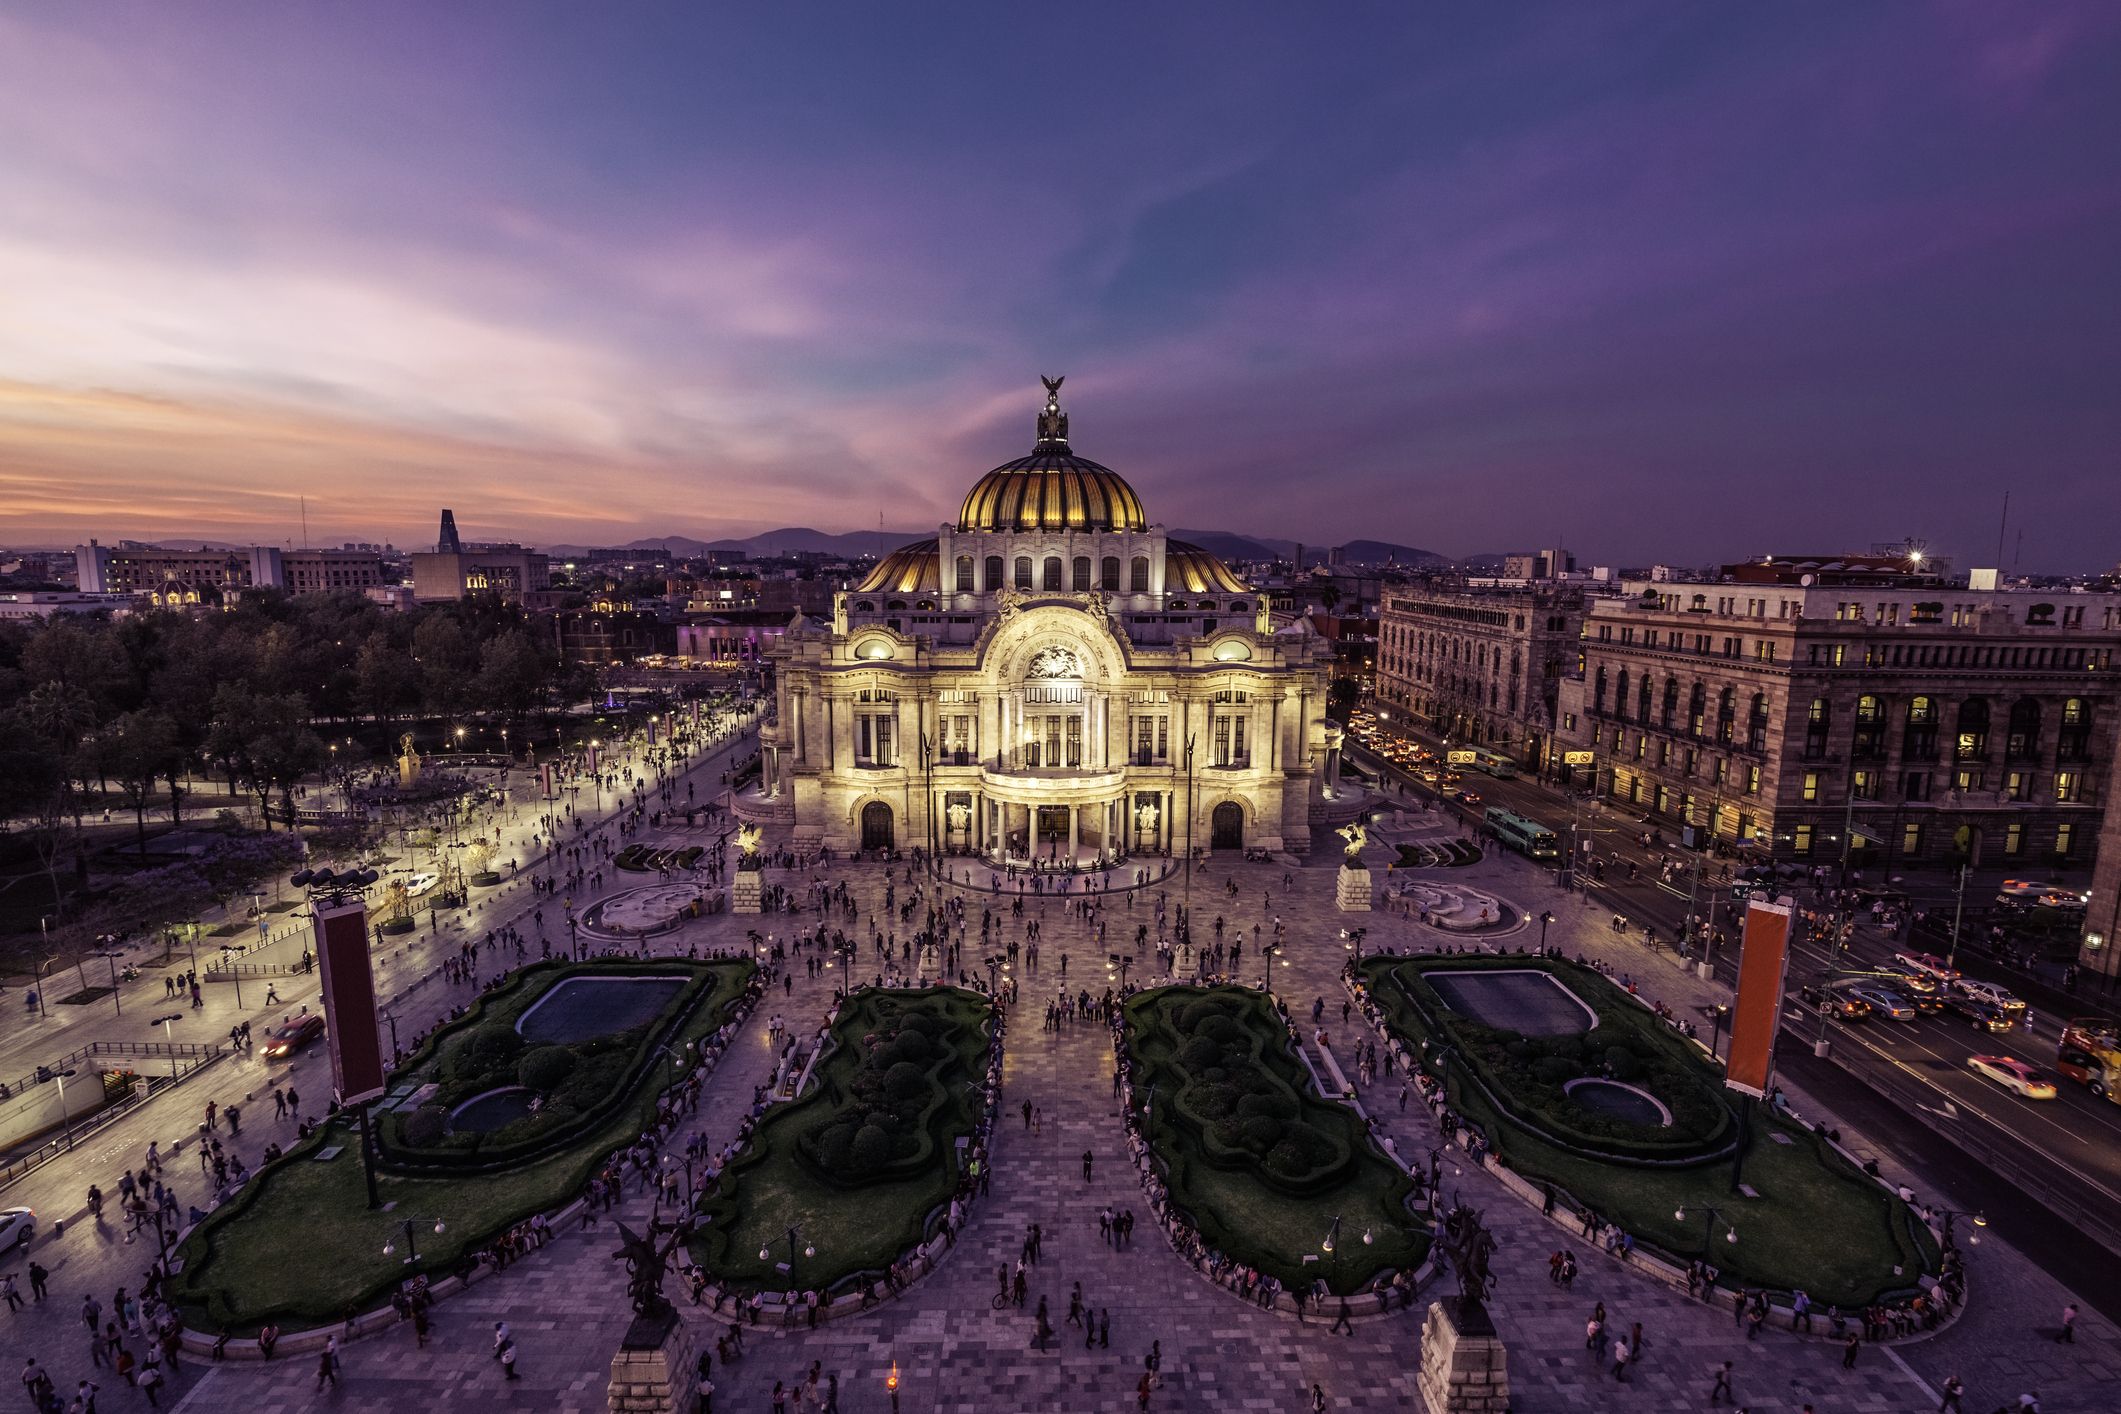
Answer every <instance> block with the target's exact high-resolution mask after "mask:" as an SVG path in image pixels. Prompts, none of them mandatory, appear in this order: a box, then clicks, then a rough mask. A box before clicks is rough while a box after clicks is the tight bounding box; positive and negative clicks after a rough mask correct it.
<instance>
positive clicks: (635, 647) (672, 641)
mask: <svg viewBox="0 0 2121 1414" xmlns="http://www.w3.org/2000/svg"><path fill="white" fill-rule="evenodd" d="M551 622H552V625H553V635H554V639H555V642H556V644H557V646H558V648H559V652H560V658H561V660H562V661H563V662H568V663H630V662H632V661H633V660H634V659H636V658H647V657H651V656H654V655H656V654H666V653H671V652H674V651H675V650H676V648H677V640H678V635H677V627H676V625H675V624H668V623H664V622H663V621H662V620H661V619H659V618H657V617H656V615H655V614H654V613H652V612H650V611H648V610H645V609H630V608H619V607H615V606H611V605H594V606H591V607H589V608H586V609H569V610H565V611H563V612H561V613H557V614H554V615H553V616H552V620H551Z"/></svg>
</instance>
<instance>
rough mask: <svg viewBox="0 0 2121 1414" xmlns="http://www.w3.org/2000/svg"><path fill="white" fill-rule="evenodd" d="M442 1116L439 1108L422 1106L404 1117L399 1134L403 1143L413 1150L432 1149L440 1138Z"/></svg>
mask: <svg viewBox="0 0 2121 1414" xmlns="http://www.w3.org/2000/svg"><path fill="white" fill-rule="evenodd" d="M442 1125H443V1116H442V1110H441V1108H440V1106H437V1105H422V1106H420V1107H419V1108H418V1109H416V1110H414V1111H413V1112H412V1113H411V1114H409V1115H407V1116H405V1119H404V1123H403V1127H402V1129H401V1131H400V1132H401V1133H403V1134H404V1136H405V1142H406V1143H407V1144H410V1145H412V1147H414V1148H415V1149H427V1148H432V1147H433V1146H434V1145H435V1144H437V1143H439V1142H440V1141H441V1138H442Z"/></svg>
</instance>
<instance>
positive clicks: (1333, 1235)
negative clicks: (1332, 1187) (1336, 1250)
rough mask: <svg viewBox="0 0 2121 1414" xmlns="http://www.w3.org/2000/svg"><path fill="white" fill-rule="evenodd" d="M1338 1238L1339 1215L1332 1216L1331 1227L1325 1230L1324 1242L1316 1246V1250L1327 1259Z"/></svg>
mask: <svg viewBox="0 0 2121 1414" xmlns="http://www.w3.org/2000/svg"><path fill="white" fill-rule="evenodd" d="M1339 1238H1340V1214H1338V1213H1335V1214H1334V1215H1333V1226H1331V1227H1329V1228H1327V1229H1326V1240H1325V1241H1324V1242H1321V1243H1319V1244H1318V1250H1319V1251H1321V1252H1323V1253H1325V1254H1326V1255H1327V1256H1328V1257H1330V1256H1332V1255H1333V1244H1334V1243H1335V1242H1336V1241H1338V1240H1339Z"/></svg>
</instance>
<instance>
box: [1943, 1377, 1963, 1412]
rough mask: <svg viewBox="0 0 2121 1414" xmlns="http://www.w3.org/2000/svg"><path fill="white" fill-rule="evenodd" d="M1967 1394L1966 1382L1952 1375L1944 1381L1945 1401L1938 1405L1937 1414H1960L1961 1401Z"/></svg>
mask: <svg viewBox="0 0 2121 1414" xmlns="http://www.w3.org/2000/svg"><path fill="white" fill-rule="evenodd" d="M1965 1393H1966V1381H1964V1380H1962V1379H1960V1378H1959V1377H1958V1376H1957V1375H1952V1376H1949V1377H1947V1378H1946V1380H1945V1381H1944V1399H1943V1400H1942V1401H1941V1402H1940V1403H1939V1404H1938V1405H1937V1414H1946V1411H1947V1410H1949V1411H1950V1414H1960V1409H1959V1400H1960V1397H1961V1396H1963V1395H1964V1394H1965Z"/></svg>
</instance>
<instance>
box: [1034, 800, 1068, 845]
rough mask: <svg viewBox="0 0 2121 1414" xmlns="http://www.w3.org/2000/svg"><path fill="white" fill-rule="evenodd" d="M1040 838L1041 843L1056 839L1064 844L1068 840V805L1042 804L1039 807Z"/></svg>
mask: <svg viewBox="0 0 2121 1414" xmlns="http://www.w3.org/2000/svg"><path fill="white" fill-rule="evenodd" d="M1038 839H1039V843H1040V844H1048V843H1052V842H1055V841H1058V842H1060V843H1063V844H1065V843H1066V842H1067V839H1068V807H1067V806H1065V805H1041V806H1040V807H1039V808H1038Z"/></svg>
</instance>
